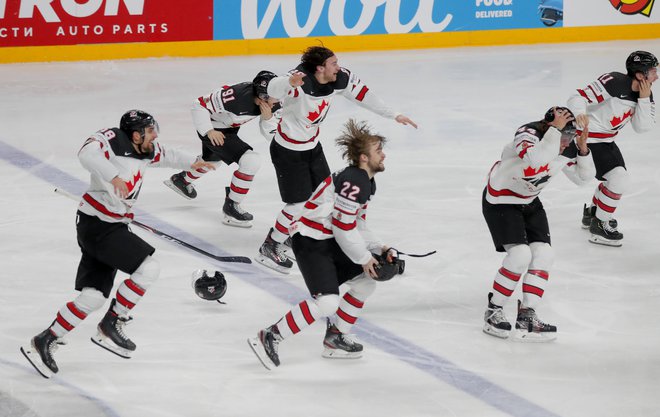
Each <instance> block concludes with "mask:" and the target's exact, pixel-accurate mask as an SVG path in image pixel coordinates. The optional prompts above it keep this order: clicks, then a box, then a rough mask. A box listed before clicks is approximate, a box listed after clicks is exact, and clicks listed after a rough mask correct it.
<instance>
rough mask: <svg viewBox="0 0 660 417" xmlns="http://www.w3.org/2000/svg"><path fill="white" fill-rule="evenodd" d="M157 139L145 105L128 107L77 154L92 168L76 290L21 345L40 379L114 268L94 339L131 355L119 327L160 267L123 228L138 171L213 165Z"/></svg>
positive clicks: (82, 210)
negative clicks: (121, 279)
mask: <svg viewBox="0 0 660 417" xmlns="http://www.w3.org/2000/svg"><path fill="white" fill-rule="evenodd" d="M157 137H158V124H157V123H156V121H155V120H154V118H153V117H152V116H151V115H150V114H148V113H145V112H143V111H140V110H130V111H128V112H126V113H125V114H124V115H123V116H122V117H121V121H120V125H119V129H117V128H112V129H102V130H99V131H98V132H96V133H95V134H93V135H92V136H91V137H90V138H89V139H87V140H86V141H85V143H84V144H83V146H82V148H81V149H80V151H79V152H78V157H79V159H80V162H81V164H82V165H83V167H84V168H85V169H87V170H88V171H89V172H90V174H91V180H90V186H89V189H88V190H87V192H86V193H85V194H84V195H83V197H82V200H81V201H80V205H79V208H78V213H77V218H76V230H77V236H78V245H79V246H80V250H81V252H82V257H81V259H80V263H79V265H78V273H77V276H76V282H75V289H76V290H77V291H80V294H79V295H78V296H77V297H76V298H75V299H74V300H73V301H70V302H68V303H66V304H65V305H63V306H62V307H61V308H60V310H59V311H58V313H57V315H56V317H55V320H54V321H53V323H52V324H51V325H50V326H48V328H47V329H45V330H44V331H42V332H41V333H39V334H38V335H36V336H35V337H33V338H32V340H31V342H30V343H29V344H28V345H26V346H23V347H21V352H22V353H23V355H25V357H26V358H27V360H28V361H29V362H30V363H31V364H32V365H33V366H34V368H35V369H36V370H37V371H38V372H39V373H40V374H41V375H42V376H44V377H45V378H49V377H50V376H51V375H52V374H53V373H57V371H58V367H57V363H56V362H55V358H54V356H53V354H54V352H55V350H56V348H57V347H58V345H59V344H62V338H63V337H64V336H65V335H66V334H67V333H69V332H70V331H72V330H73V329H75V328H76V327H77V326H78V325H79V324H80V323H81V322H82V321H83V320H84V319H85V318H86V317H87V316H88V315H89V314H90V313H92V312H93V311H96V310H98V309H100V308H101V307H103V304H104V303H105V301H106V299H107V298H108V297H109V296H110V293H111V291H112V288H113V283H114V279H115V275H116V274H117V270H121V271H123V272H125V273H127V274H129V275H130V277H129V278H128V279H126V280H125V281H124V282H123V283H122V284H121V285H120V286H119V288H118V289H117V292H116V293H115V297H114V298H113V299H112V302H111V303H110V308H109V309H108V311H107V313H106V314H105V316H104V317H103V319H102V320H101V322H100V323H99V324H98V334H97V335H96V336H95V337H93V338H92V342H94V343H95V344H97V345H99V346H101V347H103V348H105V349H107V350H109V351H111V352H113V353H115V354H117V355H118V356H121V357H123V358H130V357H131V354H132V352H133V351H134V350H135V348H136V346H135V343H133V341H131V340H130V339H129V338H128V336H127V335H126V333H125V332H124V326H125V325H126V324H127V323H128V322H129V320H131V317H130V316H129V313H130V312H131V310H132V309H133V307H135V305H136V304H137V303H138V302H139V301H140V299H141V298H142V296H144V294H145V291H146V290H147V289H148V288H149V286H150V285H152V284H153V283H154V281H156V279H157V278H158V275H159V272H160V264H159V263H158V261H156V260H155V259H154V257H153V254H154V251H155V249H154V248H153V247H152V246H151V245H149V244H148V243H147V242H145V241H144V240H142V239H141V238H140V237H139V236H137V235H135V234H133V233H131V231H130V230H129V228H128V224H129V223H130V222H131V219H132V218H133V213H132V212H131V208H132V206H133V204H134V203H135V201H136V199H137V197H138V195H139V193H140V188H141V187H142V183H143V178H144V172H145V170H146V168H147V167H151V166H163V167H169V168H179V169H185V168H189V167H190V168H192V169H200V168H205V169H214V165H213V164H211V163H209V162H204V161H196V158H195V156H194V155H192V154H191V155H187V154H183V153H181V152H179V151H176V150H173V149H166V148H165V147H164V146H163V145H161V144H160V143H158V142H157V141H156V138H157Z"/></svg>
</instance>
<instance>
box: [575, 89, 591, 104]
mask: <svg viewBox="0 0 660 417" xmlns="http://www.w3.org/2000/svg"><path fill="white" fill-rule="evenodd" d="M577 92H578V93H579V94H580V95H581V96H582V97H584V98H586V99H587V103H591V102H592V101H591V99H590V98H589V96H588V95H587V93H585V92H584V90H580V89H578V90H577Z"/></svg>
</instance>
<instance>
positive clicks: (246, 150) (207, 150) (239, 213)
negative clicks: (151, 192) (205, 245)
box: [165, 71, 279, 227]
mask: <svg viewBox="0 0 660 417" xmlns="http://www.w3.org/2000/svg"><path fill="white" fill-rule="evenodd" d="M273 78H275V74H274V73H272V72H270V71H260V72H259V73H258V74H257V75H256V76H255V77H254V79H253V80H252V81H246V82H242V83H238V84H234V85H231V86H227V85H226V86H223V87H222V88H220V89H217V90H215V91H213V92H211V93H210V94H208V95H206V96H202V97H198V98H197V99H196V100H195V101H194V103H193V106H192V109H191V112H192V117H193V123H194V124H195V128H196V130H197V135H198V136H199V139H200V140H201V142H202V155H201V156H200V157H199V158H200V159H202V160H204V161H208V162H212V163H214V165H215V166H220V164H222V162H224V163H225V164H227V165H231V164H233V163H236V164H237V165H238V168H237V169H236V170H235V171H234V173H233V175H232V178H231V184H230V185H229V187H225V200H224V204H223V206H222V212H223V216H224V217H223V223H224V224H227V225H229V226H237V227H251V226H252V220H253V219H254V216H253V215H252V214H251V213H248V212H247V211H245V210H244V209H243V208H242V207H241V205H240V204H241V203H242V202H243V200H244V199H245V197H246V196H247V194H248V192H249V191H250V187H251V186H252V181H253V180H254V176H255V175H256V174H257V172H258V171H259V168H261V157H260V156H259V154H258V153H257V152H255V151H254V150H253V149H252V147H251V146H250V145H248V144H247V143H246V142H244V141H243V139H241V138H240V137H239V136H238V133H239V130H240V128H241V126H242V125H243V124H245V123H247V122H249V121H251V120H253V119H255V118H257V117H259V128H260V130H261V134H262V135H263V136H264V137H266V138H268V139H270V138H271V137H272V136H273V132H274V130H275V126H276V124H277V118H276V117H274V116H273V112H276V111H277V110H278V109H279V104H278V101H277V100H276V99H274V98H273V97H270V96H269V95H268V92H267V88H268V83H269V82H270V80H272V79H273ZM207 172H208V170H206V169H197V170H185V171H182V172H179V173H177V174H174V175H172V177H171V178H170V179H169V180H166V181H165V185H167V186H168V187H170V188H171V189H172V190H174V191H176V192H177V193H178V194H179V195H181V196H183V197H185V198H187V199H193V198H195V197H197V191H196V190H195V187H194V185H193V183H194V182H195V181H197V180H198V179H200V178H201V177H202V176H204V175H205V174H206V173H207Z"/></svg>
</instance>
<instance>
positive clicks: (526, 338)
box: [512, 329, 557, 343]
mask: <svg viewBox="0 0 660 417" xmlns="http://www.w3.org/2000/svg"><path fill="white" fill-rule="evenodd" d="M512 339H513V340H515V341H516V342H524V343H546V342H552V341H553V340H555V339H557V332H542V333H535V332H528V331H527V330H519V329H516V331H515V332H514V333H513V338H512Z"/></svg>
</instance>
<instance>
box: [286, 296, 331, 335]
mask: <svg viewBox="0 0 660 417" xmlns="http://www.w3.org/2000/svg"><path fill="white" fill-rule="evenodd" d="M319 317H321V310H319V308H318V306H317V305H316V303H315V302H314V301H312V300H305V301H303V302H301V303H300V304H298V305H297V306H296V307H294V308H292V309H291V311H289V312H288V313H286V314H285V315H284V317H282V318H281V319H280V320H279V321H278V322H277V324H276V326H277V330H278V331H279V332H280V335H281V336H282V339H286V338H287V337H289V336H291V335H294V334H296V333H299V332H300V331H301V330H302V329H304V328H306V327H308V326H309V325H310V324H312V323H314V322H315V321H316V320H318V318H319Z"/></svg>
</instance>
